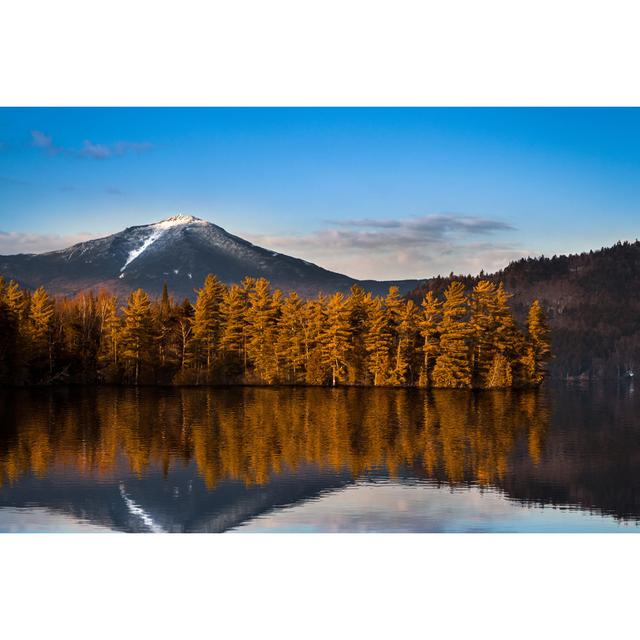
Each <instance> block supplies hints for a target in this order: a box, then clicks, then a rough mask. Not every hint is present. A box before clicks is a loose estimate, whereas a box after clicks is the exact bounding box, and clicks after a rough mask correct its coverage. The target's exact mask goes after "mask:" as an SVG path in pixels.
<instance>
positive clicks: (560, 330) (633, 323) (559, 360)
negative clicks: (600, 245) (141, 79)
mask: <svg viewBox="0 0 640 640" xmlns="http://www.w3.org/2000/svg"><path fill="white" fill-rule="evenodd" d="M452 277H454V278H455V279H459V280H462V281H463V282H465V284H467V286H468V287H469V288H471V287H472V286H473V285H474V283H475V282H477V280H479V279H481V278H485V279H489V280H493V281H495V282H499V281H502V282H504V284H505V287H506V288H507V290H508V291H510V292H511V293H513V294H514V295H513V298H512V300H511V303H512V308H513V311H514V313H515V315H516V317H517V318H518V319H519V320H521V321H522V320H523V319H524V317H525V314H526V309H527V308H528V306H529V305H530V304H531V302H532V301H533V300H535V299H536V298H538V299H539V300H540V302H541V303H542V305H543V307H544V309H545V310H546V312H547V314H548V316H549V321H550V325H551V328H552V349H553V353H554V354H555V358H554V360H553V362H552V364H551V373H552V375H553V376H554V377H584V378H587V377H588V378H602V377H616V376H623V375H629V374H630V373H633V372H636V371H638V370H640V298H639V297H638V292H640V242H638V241H635V242H632V243H629V242H618V243H617V244H616V245H614V246H613V247H610V248H606V249H600V250H599V251H589V252H588V253H581V254H577V255H569V256H553V257H552V258H546V257H544V256H543V257H540V258H524V259H522V260H518V261H517V262H513V263H511V264H510V265H509V266H508V267H506V268H505V269H503V270H502V271H499V272H497V273H494V274H490V275H486V274H481V275H480V276H477V277H471V276H461V277H458V276H453V275H451V276H449V277H437V278H431V279H429V280H426V281H425V283H424V284H423V285H422V286H420V287H418V288H417V289H415V290H414V291H413V292H411V293H410V294H409V296H410V297H412V298H413V299H415V300H416V301H419V300H421V299H422V297H423V296H424V294H425V293H426V292H427V291H429V290H432V291H434V292H435V293H438V294H441V293H442V292H443V291H444V289H445V288H446V286H447V285H448V283H449V281H450V280H451V278H452Z"/></svg>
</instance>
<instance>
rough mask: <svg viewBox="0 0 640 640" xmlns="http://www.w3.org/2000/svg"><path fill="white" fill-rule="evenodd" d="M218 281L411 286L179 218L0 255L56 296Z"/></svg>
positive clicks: (13, 275) (184, 291)
mask: <svg viewBox="0 0 640 640" xmlns="http://www.w3.org/2000/svg"><path fill="white" fill-rule="evenodd" d="M209 273H213V274H215V275H217V276H218V278H220V280H222V281H223V282H225V283H227V284H231V283H233V282H240V281H241V280H242V278H244V277H245V276H253V277H265V278H267V279H268V280H270V281H271V283H272V285H273V286H274V287H278V288H280V289H283V290H285V291H288V290H292V289H295V290H296V291H298V293H300V294H302V295H315V294H317V293H319V292H324V293H333V292H335V291H345V292H346V291H348V290H349V288H350V287H351V286H352V285H353V284H356V283H359V284H360V285H361V286H362V287H363V288H365V289H366V290H369V291H372V292H373V293H376V294H379V293H380V294H382V293H386V292H387V290H388V288H389V286H390V285H392V284H395V285H397V286H399V287H400V291H401V292H402V293H406V292H407V291H409V290H410V289H413V288H414V287H415V286H417V284H418V281H417V280H401V281H390V282H378V281H375V280H367V281H358V280H355V279H354V278H350V277H349V276H346V275H343V274H340V273H334V272H333V271H328V270H327V269H323V268H321V267H319V266H317V265H315V264H312V263H310V262H307V261H305V260H300V259H299V258H292V257H290V256H287V255H284V254H282V253H277V252H275V251H270V250H268V249H263V248H262V247H258V246H256V245H253V244H251V243H250V242H248V241H246V240H243V239H242V238H239V237H237V236H234V235H232V234H230V233H228V232H227V231H225V230H224V229H222V228H221V227H218V226H217V225H215V224H212V223H210V222H207V221H205V220H201V219H200V218H196V217H194V216H187V215H177V216H173V217H171V218H167V219H166V220H162V221H160V222H156V223H153V224H147V225H141V226H136V227H128V228H127V229H125V230H124V231H120V232H119V233H115V234H113V235H110V236H107V237H106V238H99V239H97V240H89V241H87V242H81V243H79V244H75V245H73V246H72V247H69V248H67V249H62V250H60V251H51V252H48V253H42V254H19V255H13V256H0V274H1V275H2V276H4V278H5V279H6V280H8V279H14V280H16V281H18V282H19V283H20V284H21V285H22V286H24V287H27V288H30V289H34V288H37V287H39V286H41V285H42V286H44V287H46V288H47V290H48V291H50V292H51V293H54V294H58V295H74V294H76V293H78V292H79V291H82V290H86V289H90V288H91V289H98V288H105V289H109V290H111V291H113V292H114V293H118V294H120V295H127V294H128V293H129V292H130V291H131V290H133V289H137V288H139V287H142V288H143V289H145V290H146V291H148V292H149V293H151V294H154V295H159V294H160V292H161V291H162V285H163V283H164V282H166V283H167V285H168V288H169V291H170V292H171V293H172V294H173V295H174V296H176V297H177V298H182V297H191V298H193V294H194V288H197V287H200V286H201V285H202V282H203V281H204V279H205V277H206V276H207V274H209Z"/></svg>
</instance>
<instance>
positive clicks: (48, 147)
mask: <svg viewBox="0 0 640 640" xmlns="http://www.w3.org/2000/svg"><path fill="white" fill-rule="evenodd" d="M31 145H32V146H34V147H37V148H38V149H43V150H44V151H45V152H46V153H48V154H49V155H54V156H55V155H58V154H59V153H62V151H63V149H62V147H58V146H56V145H55V144H54V143H53V138H52V137H51V136H48V135H47V134H46V133H43V132H42V131H32V132H31Z"/></svg>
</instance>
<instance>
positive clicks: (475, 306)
mask: <svg viewBox="0 0 640 640" xmlns="http://www.w3.org/2000/svg"><path fill="white" fill-rule="evenodd" d="M496 312H497V292H496V286H495V284H493V282H489V281H488V280H480V281H479V282H478V283H477V284H476V286H475V287H474V288H473V293H472V294H471V318H470V321H469V322H470V331H471V335H472V338H473V352H472V380H473V386H474V387H484V386H485V385H486V382H487V375H488V373H489V369H490V368H491V367H492V365H493V360H494V355H495V353H496V346H497V345H496V327H497V318H496V315H497V314H496Z"/></svg>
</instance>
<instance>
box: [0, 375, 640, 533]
mask: <svg viewBox="0 0 640 640" xmlns="http://www.w3.org/2000/svg"><path fill="white" fill-rule="evenodd" d="M638 523H640V398H639V397H638V395H637V394H635V393H634V389H633V384H632V383H630V384H625V385H623V386H613V387H607V386H604V385H602V386H591V387H579V386H567V385H560V384H553V385H549V386H548V387H546V388H542V389H540V390H537V391H491V392H479V393H473V392H466V391H453V390H451V391H450V390H442V391H434V392H426V391H423V390H416V389H359V388H340V389H326V388H261V387H238V388H224V389H222V388H118V387H97V388H91V387H79V388H66V387H59V388H51V389H22V390H8V389H5V390H3V391H0V531H3V532H61V531H63V532H67V531H68V532H71V531H78V532H89V531H96V532H100V531H119V532H547V531H548V532H638V531H640V528H639V527H638Z"/></svg>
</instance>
